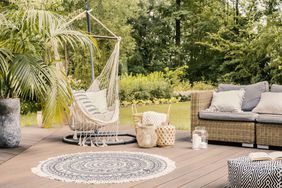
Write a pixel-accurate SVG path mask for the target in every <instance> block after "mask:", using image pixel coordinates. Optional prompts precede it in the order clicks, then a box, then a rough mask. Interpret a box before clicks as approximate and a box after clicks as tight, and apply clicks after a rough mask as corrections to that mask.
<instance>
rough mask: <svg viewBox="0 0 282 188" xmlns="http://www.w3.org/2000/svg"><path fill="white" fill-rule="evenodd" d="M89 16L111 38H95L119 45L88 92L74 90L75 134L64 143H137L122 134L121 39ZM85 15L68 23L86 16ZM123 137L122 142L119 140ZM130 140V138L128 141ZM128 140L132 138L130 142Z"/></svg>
mask: <svg viewBox="0 0 282 188" xmlns="http://www.w3.org/2000/svg"><path fill="white" fill-rule="evenodd" d="M90 12H91V11H88V12H87V13H88V14H89V15H90V16H91V18H92V19H94V20H95V21H96V22H98V23H99V24H100V25H101V26H102V27H103V28H105V29H106V30H107V31H108V32H109V33H111V34H112V36H98V35H93V37H95V38H106V39H115V40H116V43H115V46H114V49H113V52H112V54H111V55H110V58H109V59H108V61H107V63H106V65H105V67H104V68H103V69H102V71H101V73H100V75H99V76H97V77H96V79H95V80H94V81H93V82H92V84H91V85H90V87H89V88H88V89H87V90H86V91H73V95H74V102H73V104H72V105H71V107H70V112H71V118H70V119H71V120H70V123H69V127H70V128H71V130H73V131H74V134H73V135H68V136H66V137H64V138H63V141H64V142H66V143H71V144H78V145H80V146H86V145H91V146H105V145H117V144H127V143H133V142H135V141H136V139H135V136H133V135H131V134H127V133H119V132H118V131H119V77H118V67H119V52H120V42H121V38H120V37H118V36H116V35H115V34H114V33H113V32H112V31H111V30H109V29H108V28H107V27H106V26H105V25H104V24H103V23H102V22H101V21H99V20H98V19H97V18H96V17H94V16H93V15H92V14H91V13H90ZM85 13H86V11H84V12H82V13H81V14H79V15H78V16H76V17H75V18H73V19H72V20H71V21H70V22H69V23H71V22H73V21H74V20H76V19H79V18H81V17H82V16H83V15H85ZM120 138H122V139H120ZM126 138H127V139H126ZM128 138H129V139H128Z"/></svg>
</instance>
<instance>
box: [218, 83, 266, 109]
mask: <svg viewBox="0 0 282 188" xmlns="http://www.w3.org/2000/svg"><path fill="white" fill-rule="evenodd" d="M240 89H245V96H244V100H243V103H242V110H243V111H251V110H253V108H255V107H256V106H257V104H258V103H259V101H260V97H261V94H262V93H263V92H267V91H269V84H268V82H267V81H263V82H258V83H256V84H251V85H233V84H220V85H219V86H218V90H217V91H230V90H240Z"/></svg>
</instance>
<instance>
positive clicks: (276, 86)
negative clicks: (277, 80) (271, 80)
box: [270, 84, 282, 92]
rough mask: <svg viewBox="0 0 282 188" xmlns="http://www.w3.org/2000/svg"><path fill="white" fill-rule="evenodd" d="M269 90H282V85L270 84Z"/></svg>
mask: <svg viewBox="0 0 282 188" xmlns="http://www.w3.org/2000/svg"><path fill="white" fill-rule="evenodd" d="M270 91H271V92H282V85H278V84H272V85H271V90H270Z"/></svg>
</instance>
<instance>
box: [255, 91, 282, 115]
mask: <svg viewBox="0 0 282 188" xmlns="http://www.w3.org/2000/svg"><path fill="white" fill-rule="evenodd" d="M253 112H256V113H261V114H282V92H281V93H274V92H265V93H262V94H261V99H260V101H259V103H258V105H257V106H256V107H255V108H254V109H253Z"/></svg>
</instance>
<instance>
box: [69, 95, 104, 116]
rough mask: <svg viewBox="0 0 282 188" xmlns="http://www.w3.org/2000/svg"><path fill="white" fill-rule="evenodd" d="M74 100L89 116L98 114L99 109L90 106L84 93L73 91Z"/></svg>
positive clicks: (89, 101)
mask: <svg viewBox="0 0 282 188" xmlns="http://www.w3.org/2000/svg"><path fill="white" fill-rule="evenodd" d="M73 95H74V98H75V100H76V101H77V102H79V103H80V104H81V105H82V106H83V107H84V108H85V109H86V110H87V111H88V112H89V113H90V114H91V115H95V114H100V111H99V109H98V108H97V107H96V106H95V105H93V104H92V102H91V100H90V99H89V98H88V96H87V95H86V94H85V91H83V90H79V91H73Z"/></svg>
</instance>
